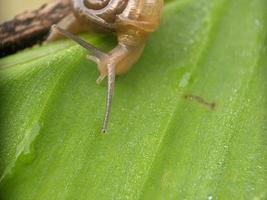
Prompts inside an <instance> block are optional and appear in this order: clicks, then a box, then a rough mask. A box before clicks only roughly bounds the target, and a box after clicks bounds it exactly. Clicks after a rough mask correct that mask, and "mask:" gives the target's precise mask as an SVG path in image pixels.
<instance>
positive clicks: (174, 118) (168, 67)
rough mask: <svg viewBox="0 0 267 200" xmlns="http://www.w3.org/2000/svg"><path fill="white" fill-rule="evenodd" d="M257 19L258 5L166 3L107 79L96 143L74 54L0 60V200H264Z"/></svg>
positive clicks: (90, 73)
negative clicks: (109, 87) (105, 126)
mask: <svg viewBox="0 0 267 200" xmlns="http://www.w3.org/2000/svg"><path fill="white" fill-rule="evenodd" d="M266 15H267V12H266V2H265V1H264V0H254V1H251V0H235V1H231V0H213V1H210V0H179V1H178V0H177V1H171V2H168V3H167V4H166V6H165V9H164V16H163V19H162V23H161V27H160V29H159V30H158V31H157V32H155V33H154V34H152V35H151V37H150V39H149V40H148V41H147V45H146V48H145V51H144V54H143V55H142V57H141V59H140V60H139V61H138V63H137V64H136V65H135V66H134V67H133V68H132V70H131V71H130V72H129V73H127V74H126V75H124V76H121V77H118V78H117V80H116V86H115V95H114V100H113V105H112V114H111V121H110V124H109V130H108V134H107V135H103V134H101V133H100V129H101V123H102V119H103V116H104V106H105V94H106V85H105V84H102V85H100V86H99V85H96V84H95V80H96V78H97V76H98V71H97V69H96V65H95V64H94V63H92V62H90V61H88V60H86V59H85V57H86V52H85V51H84V50H83V49H82V48H80V47H78V46H76V45H74V44H73V43H71V42H69V41H60V42H56V43H55V44H49V45H46V46H42V47H38V48H34V49H31V50H27V51H25V52H21V53H19V54H17V55H14V56H10V57H8V58H5V59H2V60H0V66H1V67H0V92H1V95H0V97H1V99H0V102H1V104H0V105H1V108H0V117H1V130H0V136H1V140H0V161H1V165H0V175H1V176H0V177H1V179H0V181H1V182H0V197H1V199H12V200H13V199H19V200H24V199H25V200H29V199H38V200H42V199H44V200H46V199H57V200H58V199H79V200H80V199H266V198H267V190H266V188H267V173H266V172H267V161H266V159H267V113H266V106H267V95H266V94H267V93H266V92H267V79H266V77H267V52H266V42H267V41H266V30H267V29H266V28H267V27H266V25H267V24H266V23H267V16H266ZM86 38H87V39H88V40H89V41H90V42H92V43H94V44H95V45H96V46H99V47H101V48H104V49H110V48H112V47H113V46H114V40H113V39H112V38H106V37H95V36H94V37H91V36H86Z"/></svg>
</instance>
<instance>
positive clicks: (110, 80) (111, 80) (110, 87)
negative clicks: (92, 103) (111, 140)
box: [102, 64, 115, 133]
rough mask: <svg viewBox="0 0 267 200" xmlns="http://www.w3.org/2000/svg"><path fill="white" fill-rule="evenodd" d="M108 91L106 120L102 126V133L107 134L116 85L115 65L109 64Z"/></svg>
mask: <svg viewBox="0 0 267 200" xmlns="http://www.w3.org/2000/svg"><path fill="white" fill-rule="evenodd" d="M107 68H108V90H107V98H106V112H105V118H104V121H103V126H102V133H106V132H107V126H108V121H109V117H110V111H111V103H112V97H113V93H114V85H115V65H113V64H108V66H107Z"/></svg>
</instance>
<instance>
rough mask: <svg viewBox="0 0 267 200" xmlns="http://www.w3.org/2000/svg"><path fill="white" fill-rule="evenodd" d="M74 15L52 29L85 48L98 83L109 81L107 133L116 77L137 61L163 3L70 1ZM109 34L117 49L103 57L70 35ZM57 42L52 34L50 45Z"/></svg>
mask: <svg viewBox="0 0 267 200" xmlns="http://www.w3.org/2000/svg"><path fill="white" fill-rule="evenodd" d="M72 7H73V14H71V15H70V16H68V17H69V18H66V19H65V20H64V19H63V21H62V22H61V23H60V24H59V25H58V26H57V25H54V26H53V27H55V29H56V30H57V31H58V32H59V33H61V34H63V35H65V36H67V37H69V38H70V39H72V40H74V41H75V42H77V43H79V44H80V45H81V46H83V47H84V48H86V49H87V50H88V51H89V52H90V55H89V56H88V59H90V60H93V61H94V62H96V63H97V65H98V69H99V71H100V76H99V78H98V79H97V83H100V82H101V81H102V80H103V79H104V78H105V77H106V76H107V77H108V91H107V101H106V114H105V118H104V122H103V127H102V131H103V132H106V130H107V123H108V119H109V115H110V109H111V100H112V95H113V88H114V84H115V75H119V74H123V73H125V72H127V71H128V70H129V69H130V68H131V67H132V65H133V64H134V63H135V62H136V61H137V60H138V59H139V57H140V55H141V54H142V52H143V49H144V46H145V41H146V39H147V38H148V36H149V34H150V33H151V32H153V31H155V30H156V29H157V28H158V26H159V24H160V16H161V13H162V8H163V0H72ZM88 27H89V28H92V27H93V28H95V29H97V30H102V31H112V32H114V33H115V34H116V35H117V38H118V45H117V46H116V47H115V48H114V49H112V50H111V51H110V52H108V53H104V52H102V51H101V50H99V49H97V48H96V47H94V46H93V45H91V44H89V43H87V42H85V41H83V40H81V39H80V38H78V37H77V36H75V35H73V34H72V33H77V32H81V31H83V30H86V29H87V28H88ZM55 38H56V33H55V32H52V33H51V35H50V37H49V38H48V40H49V41H51V40H54V39H55Z"/></svg>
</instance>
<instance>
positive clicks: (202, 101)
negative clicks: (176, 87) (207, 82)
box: [184, 94, 216, 110]
mask: <svg viewBox="0 0 267 200" xmlns="http://www.w3.org/2000/svg"><path fill="white" fill-rule="evenodd" d="M184 98H185V99H187V100H190V101H195V102H197V103H199V104H201V105H203V106H205V107H207V108H208V109H210V110H214V109H215V106H216V104H215V103H214V102H207V101H206V100H205V99H203V98H202V97H201V96H197V95H192V94H185V95H184Z"/></svg>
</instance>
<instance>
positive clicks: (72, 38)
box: [52, 24, 107, 59]
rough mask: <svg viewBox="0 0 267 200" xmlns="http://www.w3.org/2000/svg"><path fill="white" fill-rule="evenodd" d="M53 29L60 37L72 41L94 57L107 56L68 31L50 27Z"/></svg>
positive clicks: (54, 26) (55, 26)
mask: <svg viewBox="0 0 267 200" xmlns="http://www.w3.org/2000/svg"><path fill="white" fill-rule="evenodd" d="M52 28H53V29H56V30H57V31H58V32H59V33H61V34H62V35H64V36H66V37H67V38H69V39H71V40H73V41H74V42H76V43H78V44H79V45H80V46H82V47H83V48H85V49H87V50H88V51H89V52H90V53H91V54H92V55H93V56H94V57H96V58H98V59H100V58H101V57H105V56H107V55H106V54H105V53H104V52H102V51H101V50H99V49H98V48H96V47H95V46H93V45H91V44H89V43H88V42H86V41H84V40H82V39H81V38H79V37H77V36H76V35H74V34H72V33H71V32H69V31H66V30H64V29H62V28H60V27H59V26H57V25H55V24H54V25H53V26H52Z"/></svg>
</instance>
